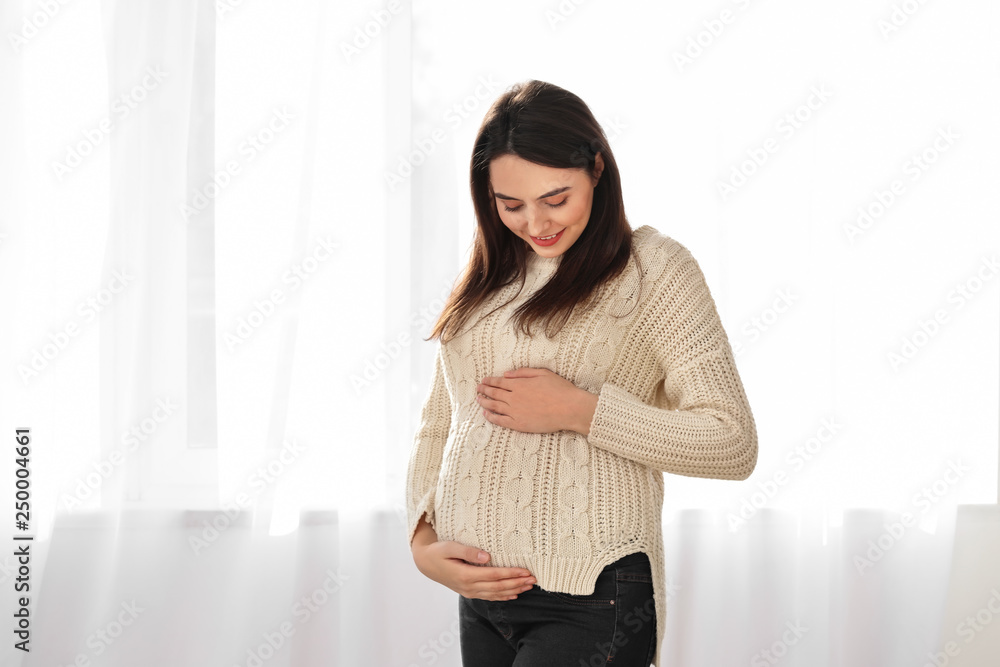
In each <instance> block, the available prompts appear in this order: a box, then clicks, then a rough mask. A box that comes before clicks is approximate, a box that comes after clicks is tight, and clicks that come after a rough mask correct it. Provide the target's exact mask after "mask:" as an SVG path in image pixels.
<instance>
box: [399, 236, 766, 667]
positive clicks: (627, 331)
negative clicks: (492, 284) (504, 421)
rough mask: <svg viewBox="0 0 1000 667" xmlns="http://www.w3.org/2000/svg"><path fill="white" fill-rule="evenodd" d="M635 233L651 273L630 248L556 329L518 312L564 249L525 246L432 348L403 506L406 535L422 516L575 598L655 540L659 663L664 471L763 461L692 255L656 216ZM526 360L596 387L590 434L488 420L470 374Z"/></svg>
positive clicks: (743, 470) (649, 550)
mask: <svg viewBox="0 0 1000 667" xmlns="http://www.w3.org/2000/svg"><path fill="white" fill-rule="evenodd" d="M633 242H634V245H635V249H636V252H637V254H638V255H639V258H640V263H641V265H642V276H641V279H640V275H639V271H638V267H637V266H636V264H635V261H634V259H631V258H630V260H629V263H628V266H627V267H626V269H625V270H624V271H623V272H622V273H621V274H620V275H619V276H617V277H616V278H614V279H613V280H611V281H609V282H607V283H605V284H604V285H602V286H601V287H600V288H599V289H600V292H599V297H600V298H599V299H598V300H597V301H596V302H595V304H593V305H592V306H591V308H589V309H586V310H582V309H577V312H574V313H573V315H572V317H570V319H569V321H568V322H567V323H566V325H565V326H564V327H563V329H562V330H561V331H560V332H558V333H557V334H556V335H555V337H553V338H549V337H548V336H546V335H545V333H544V331H543V329H544V326H543V323H541V322H537V323H536V324H535V325H534V327H533V330H534V332H535V335H534V337H532V338H529V337H527V336H524V335H523V334H521V333H520V332H519V331H518V330H517V329H516V327H515V324H514V322H513V320H512V319H511V315H512V313H513V311H514V310H515V309H516V308H517V307H518V306H519V305H521V304H522V303H524V301H525V300H527V299H528V298H529V297H530V296H531V295H532V294H533V293H534V292H535V291H536V290H537V289H539V288H540V287H542V286H543V285H544V284H545V282H546V281H547V280H548V279H549V277H551V276H552V274H553V273H554V272H555V271H556V270H557V269H558V267H559V262H560V261H561V256H560V257H541V256H539V255H537V254H535V253H530V255H529V260H528V271H527V276H526V278H525V284H524V288H523V289H521V291H520V293H519V294H518V288H520V282H519V281H516V280H515V281H514V283H513V284H511V285H508V286H507V287H504V288H503V289H501V290H499V291H498V292H497V293H496V294H494V295H493V296H492V297H491V298H490V299H489V300H488V302H487V303H486V304H484V306H483V309H482V311H481V312H480V313H478V314H477V316H474V317H473V318H472V319H471V320H470V323H474V324H471V327H470V325H467V327H466V329H465V330H464V331H463V332H462V333H461V334H460V335H459V336H457V337H455V338H454V339H453V340H451V341H449V342H448V343H446V344H443V345H440V344H439V345H438V349H437V353H436V356H435V362H434V372H433V378H432V381H431V387H430V392H429V393H428V395H427V396H426V399H425V402H424V405H423V409H422V411H421V418H420V425H419V428H418V430H417V432H416V435H415V437H414V441H413V449H412V451H411V456H410V460H409V467H408V470H407V475H406V509H407V517H408V523H409V526H408V537H409V540H410V541H411V542H412V540H413V535H414V533H415V531H416V528H417V524H418V521H419V519H420V517H421V516H423V515H424V514H425V513H426V514H427V518H428V520H429V521H430V522H431V525H432V526H433V527H434V530H435V532H436V533H437V536H438V539H439V540H455V541H457V542H461V543H463V544H468V545H470V546H475V547H479V548H481V549H483V550H485V551H487V552H489V553H490V555H491V559H490V562H489V563H488V564H487V565H485V566H483V567H523V568H526V569H528V570H529V571H530V572H531V573H532V574H533V575H534V576H535V577H536V579H537V581H538V586H539V587H541V588H543V589H545V590H549V591H555V592H562V593H568V594H571V595H589V594H591V593H593V592H594V584H595V582H596V580H597V576H598V575H599V574H600V572H601V570H602V569H603V568H604V567H605V566H606V565H609V564H610V563H613V562H614V561H616V560H618V559H619V558H622V557H623V556H626V555H628V554H631V553H635V552H637V551H643V552H645V553H646V554H647V555H648V556H649V560H650V563H651V565H652V572H653V590H654V597H655V602H656V615H657V650H656V653H655V655H654V665H656V667H659V665H660V660H661V657H660V656H661V651H660V648H661V647H662V643H663V639H664V628H665V625H666V623H665V621H666V617H667V616H666V613H667V609H666V594H665V591H666V582H665V567H664V560H663V553H664V548H663V536H662V528H661V520H662V511H663V509H662V508H663V474H662V473H663V472H670V473H674V474H678V475H686V476H691V477H707V478H715V479H734V480H739V479H746V478H747V477H748V476H749V475H750V473H751V472H752V471H753V469H754V467H755V466H756V462H757V431H756V426H755V424H754V419H753V415H752V413H751V410H750V405H749V403H748V401H747V397H746V394H745V393H744V390H743V384H742V382H741V380H740V376H739V373H738V371H737V368H736V363H735V360H734V358H733V353H732V349H731V347H730V344H729V339H728V337H727V336H726V332H725V330H724V329H723V327H722V323H721V321H720V319H719V315H718V312H717V309H716V305H715V301H714V299H713V298H712V295H711V293H710V291H709V288H708V286H707V284H706V282H705V278H704V275H703V274H702V271H701V269H700V267H699V266H698V263H697V262H696V261H695V259H694V257H693V256H692V255H691V253H690V252H689V251H688V250H687V248H685V247H684V246H683V245H681V244H680V243H679V242H677V241H675V240H674V239H672V238H670V237H668V236H666V235H664V234H662V233H660V232H658V231H657V230H655V229H654V228H652V227H650V226H648V225H646V226H643V227H639V228H638V229H636V230H635V231H634V232H633ZM515 294H517V296H516V298H514V299H513V300H511V298H512V297H514V295H515ZM508 300H511V301H510V303H507V305H505V306H503V307H502V308H499V309H498V310H497V311H496V312H494V313H492V314H491V315H489V316H488V317H484V318H482V319H479V317H481V316H482V314H483V313H488V312H489V311H491V310H492V309H493V308H495V307H496V306H498V305H500V304H503V303H506V302H507V301H508ZM527 367H530V368H547V369H549V370H551V371H552V372H554V373H557V374H559V375H560V376H562V377H564V378H566V379H567V380H570V381H571V382H573V383H574V384H575V385H576V386H578V387H581V388H583V389H586V390H587V391H590V392H592V393H594V394H596V395H597V396H598V400H597V408H596V410H595V412H594V416H593V420H592V422H591V425H590V433H589V434H588V435H587V436H583V435H582V434H580V433H576V432H573V431H565V430H563V431H558V432H555V433H542V434H539V433H521V432H520V431H514V430H513V429H509V428H506V427H502V426H496V425H494V424H492V423H490V422H489V421H487V420H486V418H485V417H484V416H483V414H482V408H480V406H479V404H478V403H477V401H476V386H477V385H478V384H479V383H480V382H481V380H482V379H483V378H484V377H487V376H490V377H498V376H501V375H502V374H503V372H504V371H507V370H513V369H516V368H527ZM624 611H626V610H623V613H624Z"/></svg>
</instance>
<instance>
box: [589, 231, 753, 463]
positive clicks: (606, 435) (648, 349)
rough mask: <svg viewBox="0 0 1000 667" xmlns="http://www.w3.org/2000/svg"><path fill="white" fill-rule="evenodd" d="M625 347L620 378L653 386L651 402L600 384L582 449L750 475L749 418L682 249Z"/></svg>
mask: <svg viewBox="0 0 1000 667" xmlns="http://www.w3.org/2000/svg"><path fill="white" fill-rule="evenodd" d="M626 346H627V347H628V354H627V356H626V358H625V360H624V362H623V363H624V364H625V365H626V366H627V368H624V369H623V373H622V374H620V377H622V378H628V382H629V384H630V385H635V386H636V387H648V386H650V384H655V386H656V390H655V393H654V395H653V400H652V403H653V404H650V403H646V402H644V401H643V400H640V398H638V397H637V396H636V395H635V394H633V393H630V391H629V389H630V388H631V387H625V386H622V385H623V384H624V381H622V382H621V383H619V384H612V383H608V382H606V383H604V384H603V385H602V387H601V390H600V393H599V395H598V400H597V407H596V409H595V411H594V416H593V419H592V421H591V425H590V432H589V434H588V435H587V441H588V442H589V443H590V444H592V445H594V446H596V447H600V448H602V449H605V450H608V451H610V452H613V453H615V454H618V455H620V456H623V457H625V458H628V459H631V460H633V461H636V462H637V463H641V464H643V465H646V466H649V467H651V468H653V469H655V470H659V471H663V472H670V473H675V474H678V475H685V476H688V477H708V478H713V479H736V480H741V479H746V478H747V477H749V476H750V473H751V472H753V469H754V468H755V467H756V464H757V430H756V426H755V423H754V418H753V414H752V412H751V410H750V405H749V402H748V401H747V397H746V394H745V392H744V390H743V383H742V382H741V380H740V376H739V372H738V371H737V369H736V362H735V360H734V357H733V352H732V348H731V347H730V344H729V340H728V338H727V336H726V332H725V330H724V329H723V327H722V322H721V320H720V318H719V315H718V311H717V308H716V306H715V301H714V300H713V299H712V296H711V293H710V292H709V289H708V285H707V284H706V282H705V277H704V274H703V273H702V271H701V269H700V267H699V266H698V263H697V262H696V261H695V259H694V257H692V256H691V254H690V252H688V250H687V249H686V248H684V247H683V246H681V249H680V250H679V251H678V252H677V253H676V254H675V255H673V256H672V258H671V265H670V266H669V267H667V268H665V269H664V271H663V273H662V275H661V278H660V280H659V281H658V282H657V284H656V285H655V286H654V287H653V292H652V294H651V298H650V305H649V312H648V313H647V314H645V316H644V317H642V318H641V320H640V322H639V325H638V326H637V327H636V329H634V330H633V331H632V332H631V333H630V334H629V335H628V336H627V338H626ZM650 369H655V370H654V371H653V372H654V373H655V377H650V376H649V372H650ZM636 390H638V389H636Z"/></svg>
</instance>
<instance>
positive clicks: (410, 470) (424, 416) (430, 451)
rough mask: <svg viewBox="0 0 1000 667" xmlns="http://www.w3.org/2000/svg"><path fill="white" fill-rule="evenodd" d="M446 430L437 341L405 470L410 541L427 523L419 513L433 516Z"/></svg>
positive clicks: (445, 397)
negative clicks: (421, 526) (432, 367)
mask: <svg viewBox="0 0 1000 667" xmlns="http://www.w3.org/2000/svg"><path fill="white" fill-rule="evenodd" d="M450 430H451V398H450V396H449V394H448V387H447V385H446V384H445V377H444V352H443V350H442V348H441V345H440V343H439V344H438V349H437V353H436V355H435V357H434V373H433V378H432V380H431V388H430V391H429V392H428V394H427V398H426V400H425V401H424V406H423V409H422V410H421V412H420V426H419V428H418V429H417V432H416V434H415V436H414V438H413V449H412V451H411V452H410V461H409V465H408V466H407V470H406V516H407V528H408V530H407V537H408V539H409V542H410V544H411V545H412V544H413V540H414V536H415V534H416V531H417V529H418V528H420V523H424V524H426V525H427V526H428V527H430V524H429V523H427V521H426V520H425V519H424V518H423V517H424V516H427V517H428V518H429V519H431V518H433V516H434V491H435V489H436V488H437V480H438V474H439V473H440V471H441V459H442V456H443V454H444V445H445V442H446V441H447V439H448V432H449V431H450ZM424 530H426V529H424ZM431 530H432V531H433V528H431ZM435 539H436V536H435Z"/></svg>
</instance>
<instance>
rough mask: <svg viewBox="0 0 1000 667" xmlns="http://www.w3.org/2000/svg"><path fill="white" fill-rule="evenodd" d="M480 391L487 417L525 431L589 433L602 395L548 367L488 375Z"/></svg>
mask: <svg viewBox="0 0 1000 667" xmlns="http://www.w3.org/2000/svg"><path fill="white" fill-rule="evenodd" d="M476 392H477V394H476V399H477V400H478V401H479V405H481V406H482V407H483V408H484V410H483V415H484V416H485V417H486V420H487V421H489V422H491V423H493V424H497V425H499V426H506V427H507V428H512V429H514V430H515V431H522V432H524V433H552V432H554V431H560V430H569V431H577V432H579V433H582V434H583V435H587V433H588V432H589V430H590V422H591V420H592V418H593V416H594V409H595V408H596V407H597V398H598V397H597V395H596V394H592V393H590V392H589V391H587V390H585V389H581V388H579V387H577V386H576V385H575V384H573V383H572V382H570V381H569V380H567V379H565V378H564V377H562V376H560V375H557V374H556V373H553V372H552V371H550V370H548V369H546V368H519V369H517V370H513V371H507V372H506V373H504V374H503V377H485V378H483V381H482V383H481V384H480V385H479V386H477V387H476Z"/></svg>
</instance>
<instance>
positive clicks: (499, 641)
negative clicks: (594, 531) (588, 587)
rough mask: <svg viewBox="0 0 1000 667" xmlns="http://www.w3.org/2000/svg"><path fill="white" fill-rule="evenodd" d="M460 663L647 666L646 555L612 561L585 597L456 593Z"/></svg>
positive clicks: (651, 631) (651, 635) (649, 583)
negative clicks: (495, 597)
mask: <svg viewBox="0 0 1000 667" xmlns="http://www.w3.org/2000/svg"><path fill="white" fill-rule="evenodd" d="M458 614H459V628H460V631H459V640H460V643H461V649H462V665H463V667H590V666H594V667H597V666H599V665H607V664H609V663H612V664H614V665H621V667H649V665H650V663H651V662H652V661H653V649H654V648H655V643H656V609H655V605H654V602H653V576H652V574H651V571H650V565H649V558H648V557H647V556H646V554H644V553H643V552H641V551H640V552H636V553H633V554H629V555H628V556H625V557H623V558H621V559H619V560H617V561H615V562H614V563H611V564H610V565H608V566H607V567H605V568H604V570H602V571H601V574H600V575H599V576H598V578H597V584H596V585H595V587H594V592H593V593H592V594H591V595H569V594H567V593H554V592H551V591H546V590H543V589H541V588H539V587H538V585H537V584H536V585H535V586H532V588H531V589H530V590H527V591H525V592H523V593H520V594H518V596H517V599H515V600H482V599H479V598H467V597H465V596H463V595H459V596H458Z"/></svg>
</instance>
